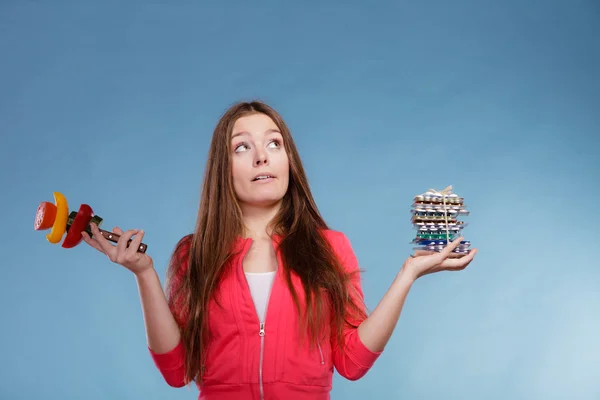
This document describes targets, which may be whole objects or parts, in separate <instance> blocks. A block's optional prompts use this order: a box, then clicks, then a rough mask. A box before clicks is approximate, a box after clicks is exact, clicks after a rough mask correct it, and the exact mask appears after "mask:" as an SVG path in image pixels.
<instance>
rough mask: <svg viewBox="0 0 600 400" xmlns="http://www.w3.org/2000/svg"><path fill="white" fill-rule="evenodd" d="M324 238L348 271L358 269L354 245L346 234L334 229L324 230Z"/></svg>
mask: <svg viewBox="0 0 600 400" xmlns="http://www.w3.org/2000/svg"><path fill="white" fill-rule="evenodd" d="M322 233H323V236H324V237H325V238H326V239H327V241H328V242H329V245H330V246H331V249H332V250H333V252H334V253H335V255H336V257H338V259H339V260H340V262H341V263H342V265H343V266H344V267H345V268H346V269H350V270H354V269H357V268H358V260H357V259H356V255H355V253H354V249H353V248H352V243H351V242H350V239H349V238H348V236H346V234H345V233H343V232H340V231H336V230H333V229H324V230H323V231H322Z"/></svg>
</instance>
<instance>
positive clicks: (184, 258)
mask: <svg viewBox="0 0 600 400" xmlns="http://www.w3.org/2000/svg"><path fill="white" fill-rule="evenodd" d="M192 238H193V235H192V234H189V235H185V236H184V237H182V238H181V239H179V241H178V242H177V243H176V244H175V248H174V249H173V253H172V254H171V260H170V263H169V264H170V265H169V269H170V270H171V275H173V276H177V277H178V278H181V277H182V276H183V275H185V273H186V271H187V269H188V264H189V255H190V249H191V247H192Z"/></svg>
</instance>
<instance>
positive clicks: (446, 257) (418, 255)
mask: <svg viewBox="0 0 600 400" xmlns="http://www.w3.org/2000/svg"><path fill="white" fill-rule="evenodd" d="M461 240H463V238H462V237H459V238H457V239H455V240H454V241H452V242H451V243H450V244H449V245H448V246H446V247H445V248H444V250H442V251H440V252H433V251H423V250H418V251H416V252H415V254H414V255H413V256H411V257H410V258H409V259H408V260H406V262H405V263H404V266H403V267H402V268H403V269H404V270H405V271H407V272H408V273H410V274H411V276H412V277H413V278H414V279H418V278H420V277H422V276H424V275H428V274H433V273H435V272H440V271H460V270H463V269H465V268H466V267H467V265H469V264H470V263H471V261H473V258H474V257H475V254H476V253H477V249H472V250H471V251H469V253H468V254H467V255H465V256H461V257H457V256H456V253H452V251H453V250H454V249H455V248H456V247H457V246H458V245H459V244H460V242H461Z"/></svg>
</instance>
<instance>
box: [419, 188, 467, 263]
mask: <svg viewBox="0 0 600 400" xmlns="http://www.w3.org/2000/svg"><path fill="white" fill-rule="evenodd" d="M410 213H411V222H412V224H413V226H414V228H415V229H416V231H417V233H416V236H415V238H414V239H413V240H412V242H411V243H413V244H414V245H415V246H414V247H413V250H424V251H434V252H439V251H441V250H443V249H444V248H445V247H446V246H447V244H448V243H449V242H452V241H453V240H454V239H456V238H457V237H459V236H463V233H462V230H463V229H464V228H465V227H466V226H467V224H466V223H465V222H463V221H461V220H459V219H460V218H461V217H464V216H468V215H469V211H468V210H467V207H466V205H465V202H464V198H462V197H460V196H458V195H457V194H455V193H453V192H452V186H448V187H447V188H446V189H444V190H442V191H437V190H434V189H429V190H428V191H427V192H425V193H422V194H419V195H417V196H415V198H414V199H413V204H412V208H411V210H410ZM463 237H464V236H463ZM470 246H471V242H470V241H468V240H463V241H461V243H460V245H459V246H458V247H457V248H456V249H455V250H454V251H453V253H454V254H453V255H454V256H459V257H460V256H463V255H465V254H468V253H469V247H470Z"/></svg>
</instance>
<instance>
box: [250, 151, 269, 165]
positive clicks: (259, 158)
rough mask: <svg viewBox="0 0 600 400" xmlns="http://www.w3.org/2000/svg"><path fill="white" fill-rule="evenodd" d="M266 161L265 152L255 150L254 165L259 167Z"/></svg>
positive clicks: (267, 161) (265, 163)
mask: <svg viewBox="0 0 600 400" xmlns="http://www.w3.org/2000/svg"><path fill="white" fill-rule="evenodd" d="M268 163H269V159H268V157H267V153H266V152H265V151H264V150H259V151H257V152H256V156H255V158H254V166H255V167H260V166H261V165H267V164H268Z"/></svg>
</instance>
